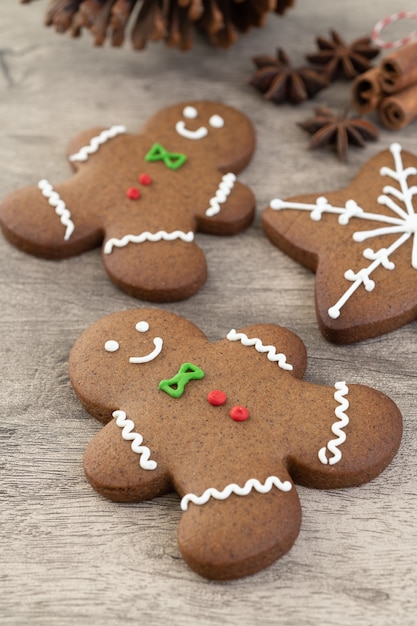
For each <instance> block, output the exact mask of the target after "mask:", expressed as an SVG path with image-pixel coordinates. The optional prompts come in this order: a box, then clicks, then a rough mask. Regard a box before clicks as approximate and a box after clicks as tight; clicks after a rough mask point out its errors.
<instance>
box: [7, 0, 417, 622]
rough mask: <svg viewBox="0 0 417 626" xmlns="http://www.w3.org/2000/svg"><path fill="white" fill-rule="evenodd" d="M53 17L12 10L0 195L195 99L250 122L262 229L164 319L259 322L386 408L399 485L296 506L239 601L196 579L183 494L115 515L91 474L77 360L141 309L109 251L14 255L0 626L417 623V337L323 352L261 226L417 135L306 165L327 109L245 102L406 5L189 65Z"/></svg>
mask: <svg viewBox="0 0 417 626" xmlns="http://www.w3.org/2000/svg"><path fill="white" fill-rule="evenodd" d="M405 4H406V5H407V3H405ZM408 4H409V5H410V3H408ZM46 5H47V3H46V2H44V1H40V2H34V3H32V4H30V5H27V6H22V5H20V4H18V3H17V2H13V1H11V0H9V1H8V2H1V6H0V119H1V121H2V124H1V129H0V162H1V174H0V194H1V195H2V196H3V195H4V194H6V193H7V192H8V191H10V190H12V189H15V188H18V187H20V186H23V185H25V184H31V183H35V182H37V181H38V180H39V178H41V177H44V176H47V177H48V178H49V179H50V180H52V181H59V180H62V179H64V178H66V177H67V176H68V175H69V168H68V166H67V164H66V162H65V158H64V151H65V146H66V143H67V141H68V140H69V138H70V137H71V136H73V135H75V134H76V133H78V132H79V131H80V130H83V129H85V128H89V127H90V126H96V125H103V126H106V125H111V124H114V123H123V124H126V126H127V127H128V128H129V129H131V130H135V129H136V128H138V127H140V126H141V124H142V123H143V122H144V121H145V120H146V119H147V117H148V115H149V114H150V113H151V112H152V111H155V110H157V109H158V108H161V107H163V106H164V105H165V104H166V103H167V102H174V101H177V100H184V99H189V98H190V97H195V96H198V97H199V98H209V99H219V100H223V101H226V102H228V103H230V104H232V105H235V106H237V107H240V108H242V109H243V110H244V111H245V112H246V113H247V114H248V115H249V116H250V117H251V118H252V119H253V120H254V122H255V124H256V127H257V132H258V150H257V154H256V157H255V159H254V160H253V162H252V164H251V165H250V166H249V167H248V168H247V170H245V172H243V174H242V176H241V179H242V180H243V182H245V183H246V184H248V185H249V186H251V187H252V189H253V190H254V191H255V193H256V196H257V200H258V215H257V218H256V221H255V224H254V226H253V227H252V228H251V229H249V230H248V231H247V232H246V233H244V234H242V235H240V236H238V237H234V238H223V239H219V238H215V237H209V236H202V235H201V236H198V241H199V244H200V245H201V247H202V248H203V250H204V252H205V253H206V255H207V259H208V265H209V278H208V282H207V284H206V285H205V287H204V288H203V289H202V290H201V291H200V292H199V293H198V294H197V295H196V296H194V297H193V298H191V299H190V300H188V301H185V302H181V303H177V304H168V305H163V307H164V308H166V309H167V310H170V311H175V312H178V313H180V314H182V315H184V316H185V317H187V318H189V319H190V320H192V321H193V322H195V323H197V324H198V325H199V326H200V327H201V328H202V329H203V330H204V331H205V333H206V334H207V335H208V337H209V338H210V339H211V340H216V339H218V338H220V337H223V336H224V334H225V333H226V332H227V331H228V330H229V329H230V328H231V327H232V326H233V327H239V326H244V325H246V324H249V323H255V322H275V323H279V324H282V325H284V326H288V327H290V328H292V329H293V330H294V331H295V332H296V333H297V334H299V335H300V336H301V337H302V339H303V340H304V341H305V342H306V344H307V347H308V351H309V355H310V359H309V366H308V370H307V375H306V377H307V379H308V380H311V381H314V382H317V383H321V384H333V382H334V380H335V379H337V380H339V379H344V378H346V379H348V380H350V381H352V382H361V383H365V384H368V385H371V386H373V387H376V388H379V389H381V390H383V391H384V392H386V393H387V394H388V395H390V396H391V397H392V398H393V399H394V400H395V401H396V402H397V403H398V405H399V407H400V409H401V411H402V412H403V415H404V438H403V443H402V446H401V449H400V452H399V454H398V455H397V457H396V459H395V460H394V462H393V464H392V465H391V467H390V468H388V469H387V470H386V471H385V472H384V474H383V475H382V476H380V477H379V478H378V479H376V480H375V481H373V482H372V483H371V484H368V485H364V486H363V487H360V488H356V489H350V490H343V491H324V492H318V491H313V490H307V489H303V488H300V490H299V491H300V498H301V502H302V506H303V525H302V529H301V533H300V536H299V538H298V540H297V542H296V544H295V546H294V548H293V549H292V550H291V551H290V553H289V554H288V555H287V556H285V557H284V558H283V559H281V560H280V561H279V562H278V563H276V564H275V565H273V566H272V567H270V568H268V569H267V570H265V571H263V572H261V573H259V574H258V575H256V576H254V577H250V578H247V579H243V580H240V581H236V582H232V583H226V584H217V583H212V582H207V581H206V580H204V579H200V578H199V577H197V576H196V575H195V574H194V573H193V572H191V571H190V570H189V569H188V568H187V566H186V565H185V564H184V563H183V561H182V559H181V558H180V554H179V551H178V548H177V542H176V528H177V524H178V520H179V517H180V511H179V500H178V498H177V497H176V496H175V495H170V496H167V497H164V498H160V499H158V500H156V501H154V502H152V503H148V502H146V503H142V504H138V505H120V504H114V503H112V502H107V501H105V500H104V499H102V498H100V497H99V496H97V495H96V494H95V493H94V492H93V491H92V490H91V488H90V487H89V485H88V484H87V483H86V481H85V479H84V476H83V471H82V454H83V451H84V449H85V447H86V445H87V444H88V442H89V441H90V439H91V437H92V436H93V435H94V433H95V432H97V431H98V429H99V425H98V424H96V423H95V422H94V420H93V419H92V418H91V417H90V416H89V415H87V414H86V412H85V411H84V410H83V409H82V408H81V406H80V404H79V402H78V401H77V399H76V398H75V396H74V394H73V392H72V390H71V387H70V384H69V380H68V375H67V358H68V353H69V350H70V348H71V346H72V344H73V342H74V341H75V339H76V338H77V337H78V335H79V334H80V333H81V332H82V331H83V330H84V329H85V328H86V327H87V326H88V325H89V324H91V323H92V322H93V321H95V320H96V319H98V318H99V317H101V316H103V315H106V314H108V313H111V312H113V311H118V310H122V309H125V308H129V307H133V306H136V305H137V304H138V303H137V302H136V301H133V300H132V299H131V298H129V297H128V296H127V295H125V294H123V293H121V292H120V291H118V290H117V289H116V288H115V287H114V286H113V285H112V284H111V283H110V281H109V280H108V279H107V277H106V275H105V272H104V270H103V268H102V263H101V259H100V253H99V252H98V251H93V252H91V253H89V254H87V255H83V256H81V257H78V258H73V259H69V260H64V261H61V262H57V263H55V262H47V261H43V260H40V259H35V258H33V257H30V256H27V255H25V254H23V253H21V252H19V251H18V250H15V249H14V248H13V247H11V246H10V245H9V244H8V243H7V242H6V241H5V240H4V239H3V238H0V298H1V315H0V328H1V337H2V340H1V341H2V343H1V359H0V380H1V385H0V403H1V415H2V423H1V425H0V441H1V444H2V445H1V458H0V467H1V470H2V472H1V487H0V504H1V506H0V523H1V535H0V554H1V558H0V563H1V565H0V582H1V586H0V588H1V591H0V624H5V625H6V624H7V625H12V624H13V625H15V624H16V625H17V624H19V625H20V624H25V625H30V626H32V625H34V626H35V625H41V626H49V625H51V626H52V625H53V626H58V625H59V626H69V625H71V626H72V625H73V624H75V623H78V624H87V623H88V624H89V625H90V626H95V625H97V626H101V625H102V624H106V626H116V625H117V626H119V625H122V624H123V625H124V626H125V625H127V624H133V623H135V624H136V623H146V624H148V625H149V626H157V625H160V624H164V623H167V622H168V621H169V622H170V623H171V624H173V625H178V626H186V625H188V624H189V625H190V626H191V625H195V624H199V625H201V626H212V625H217V624H219V625H220V624H221V625H222V626H235V625H237V624H239V625H240V626H253V625H254V624H259V625H262V626H268V625H270V624H271V625H272V624H278V623H279V624H285V625H286V626H287V625H288V626H292V625H294V626H295V625H297V626H303V625H310V624H311V625H312V624H318V623H327V624H336V623H337V624H340V625H346V626H347V625H349V626H356V625H357V626H359V625H363V624H378V625H381V626H382V625H385V624H386V625H392V624H401V626H404V625H411V624H414V623H415V619H416V618H415V614H416V611H417V600H416V593H415V589H416V583H417V556H416V554H417V526H416V524H415V523H414V517H415V515H414V511H415V509H416V506H417V490H416V487H415V474H416V469H417V465H416V463H417V462H416V446H417V435H416V429H415V427H414V422H415V419H416V413H417V411H416V406H417V403H416V400H417V391H416V388H415V386H414V381H415V363H416V352H417V349H416V347H415V346H416V342H415V337H414V333H415V323H413V324H410V325H409V326H407V327H405V328H402V329H400V330H398V331H396V332H394V333H392V334H390V335H388V336H386V337H383V338H380V339H375V340H372V341H368V342H364V343H363V344H361V345H354V346H350V347H341V346H333V345H330V344H328V343H326V341H325V340H324V339H323V338H322V337H321V335H320V333H319V331H318V329H317V325H316V321H315V314H314V304H313V290H314V279H313V276H312V275H311V274H310V273H309V272H308V271H307V270H304V269H303V268H300V267H299V266H298V265H297V264H295V263H294V262H293V261H291V260H290V259H288V258H286V257H285V256H284V255H283V254H281V253H280V252H279V251H278V250H277V249H275V248H274V247H273V246H272V245H271V244H270V243H269V242H268V241H267V240H266V239H265V237H264V236H263V234H262V231H261V228H260V217H259V216H260V212H261V209H262V208H263V207H265V206H266V205H267V204H268V202H269V201H270V199H271V198H273V197H274V196H276V195H278V194H279V195H281V196H286V195H291V194H293V193H295V192H298V191H302V190H304V189H305V190H310V189H317V190H324V189H336V188H338V187H340V186H342V185H347V184H348V183H349V181H350V180H351V178H352V177H353V176H354V174H355V173H356V171H357V169H358V168H359V166H360V165H361V164H362V163H364V162H365V161H366V160H367V159H368V158H369V157H370V156H371V155H372V154H374V153H376V152H378V151H379V150H380V149H382V147H385V146H386V145H388V144H389V143H390V142H391V141H392V140H395V141H400V142H401V143H402V145H403V146H404V147H405V148H407V149H410V150H414V151H415V133H416V127H415V125H412V126H410V127H409V128H408V129H405V130H404V131H401V132H398V133H395V134H394V133H391V132H388V131H386V130H384V129H381V138H380V141H379V142H378V143H376V144H368V145H367V147H366V148H365V149H364V150H355V149H352V151H351V152H350V154H349V161H348V163H347V164H344V163H340V162H339V161H338V160H337V159H336V158H335V157H334V156H333V155H332V154H331V152H326V151H323V152H320V153H311V152H309V151H308V150H306V146H307V142H308V137H307V136H306V135H305V134H304V133H303V132H302V131H301V130H300V129H299V128H298V127H297V125H296V122H297V121H300V120H302V119H304V118H305V117H307V116H308V115H309V114H310V112H311V110H312V107H313V103H311V102H308V103H305V104H303V105H301V106H299V107H290V106H287V105H284V106H282V107H275V106H273V105H271V104H268V103H265V102H263V101H262V99H261V98H260V97H259V95H258V94H257V93H255V92H254V91H252V89H251V88H250V87H249V86H248V85H247V80H248V78H249V77H250V75H251V73H252V71H253V66H252V64H251V60H250V59H251V57H252V55H254V54H257V53H263V52H268V53H273V52H274V51H275V48H276V47H277V46H278V45H279V46H282V47H283V48H285V49H286V50H287V51H288V52H289V53H290V54H291V56H292V57H293V58H294V60H295V61H296V62H297V63H300V62H302V61H303V55H304V53H306V52H309V51H312V50H313V49H314V47H315V46H314V38H315V36H316V35H317V34H322V35H326V34H327V33H328V31H329V29H330V28H336V29H338V30H340V31H341V32H342V33H343V34H344V35H345V36H346V38H347V39H348V40H349V39H353V38H355V37H357V36H359V35H362V34H364V33H366V32H368V31H369V30H370V29H371V28H372V26H373V25H374V24H375V22H376V21H377V20H378V19H380V18H381V17H382V16H384V15H388V14H390V13H393V12H394V11H395V10H398V8H399V7H398V3H395V2H393V1H392V0H380V2H378V3H363V2H360V0H349V1H346V2H343V3H340V2H334V0H332V1H330V0H317V1H316V2H311V3H309V2H308V3H307V2H302V0H299V2H298V3H297V6H296V7H295V8H294V9H293V10H292V11H291V12H289V13H288V15H287V16H286V17H285V18H284V19H277V18H275V17H274V16H271V17H270V18H269V19H268V21H267V25H266V27H265V28H264V29H262V30H257V31H253V32H251V33H250V34H248V35H246V36H244V37H241V38H240V39H239V40H238V42H237V44H236V45H235V46H234V47H233V48H231V49H229V50H227V51H219V50H215V49H212V48H210V47H208V46H207V45H206V44H205V42H203V41H201V40H199V39H198V38H197V37H196V42H195V47H194V49H193V51H192V52H190V53H186V54H182V53H180V52H177V51H176V50H171V49H168V48H167V47H165V46H164V45H162V44H151V45H149V47H148V48H147V49H146V50H145V51H144V52H142V53H135V52H134V51H132V50H131V49H130V48H129V46H126V47H124V48H122V49H120V50H113V49H110V48H108V47H105V48H103V49H96V48H93V47H92V45H91V41H90V38H89V36H88V35H85V36H83V37H82V38H81V39H80V40H79V41H73V40H71V39H70V38H69V37H67V36H58V35H56V34H55V33H53V32H52V31H51V30H47V29H45V28H44V27H43V26H42V15H43V12H44V10H45V8H46ZM400 8H401V9H406V8H410V9H411V8H412V7H411V6H410V7H407V6H403V5H402V6H401V7H400ZM349 89H350V85H349V84H347V83H344V82H343V81H342V82H339V83H337V84H336V85H334V86H333V87H332V88H331V89H329V90H327V91H325V92H323V93H322V94H320V95H319V96H318V98H317V100H316V102H317V103H322V104H326V105H333V106H335V107H338V106H344V105H345V103H346V102H347V100H348V98H349ZM139 304H140V303H139Z"/></svg>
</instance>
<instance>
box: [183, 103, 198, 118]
mask: <svg viewBox="0 0 417 626" xmlns="http://www.w3.org/2000/svg"><path fill="white" fill-rule="evenodd" d="M182 114H183V116H184V117H186V118H187V120H195V118H196V117H197V115H198V111H197V109H196V108H195V107H190V106H189V107H185V109H184V110H183V112H182Z"/></svg>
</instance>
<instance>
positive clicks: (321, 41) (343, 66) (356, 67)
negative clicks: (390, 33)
mask: <svg viewBox="0 0 417 626" xmlns="http://www.w3.org/2000/svg"><path fill="white" fill-rule="evenodd" d="M330 35H331V38H330V39H326V38H325V37H317V39H316V43H317V45H318V47H319V52H317V53H315V54H308V55H306V58H307V60H308V61H310V63H315V64H317V65H320V66H324V69H325V73H326V76H327V77H328V79H329V81H333V80H334V79H335V78H337V77H338V76H344V77H345V78H349V79H352V78H355V76H358V74H362V73H363V72H366V70H368V69H369V68H370V67H371V63H370V62H369V61H370V60H371V59H373V58H375V57H376V56H377V55H378V54H379V51H380V50H379V48H377V47H376V46H373V45H372V40H371V39H370V37H360V38H358V39H355V40H354V41H352V42H351V43H349V44H348V43H346V42H345V40H344V39H343V38H342V37H341V35H340V34H339V33H337V32H336V31H334V30H332V31H330Z"/></svg>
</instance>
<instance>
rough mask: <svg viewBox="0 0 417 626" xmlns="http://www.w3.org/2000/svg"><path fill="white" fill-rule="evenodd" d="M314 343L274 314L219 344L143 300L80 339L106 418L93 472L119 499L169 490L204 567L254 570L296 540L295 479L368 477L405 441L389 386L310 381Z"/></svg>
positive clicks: (92, 447)
mask: <svg viewBox="0 0 417 626" xmlns="http://www.w3.org/2000/svg"><path fill="white" fill-rule="evenodd" d="M305 367H306V350H305V346H304V344H303V343H302V341H301V340H300V339H299V338H298V337H297V336H296V335H294V334H293V333H292V332H291V331H289V330H287V329H285V328H281V327H279V326H276V325H272V324H260V325H253V326H249V327H246V328H243V329H241V330H236V329H232V330H230V331H229V332H228V333H227V335H226V337H225V338H224V339H222V340H221V341H219V342H217V343H210V342H209V341H208V340H207V338H206V336H205V335H204V334H203V332H202V331H201V330H200V329H199V328H197V327H196V326H194V325H193V324H192V323H190V322H188V321H187V320H185V319H184V318H182V317H179V316H177V315H175V314H173V313H169V312H167V311H158V310H155V309H135V310H128V311H123V312H120V313H114V314H112V315H109V316H107V317H105V318H103V319H101V320H99V321H98V322H96V323H95V324H93V325H92V326H91V327H90V328H89V329H87V330H86V331H85V332H84V333H83V334H82V335H81V337H80V338H79V339H78V340H77V341H76V343H75V345H74V347H73V349H72V351H71V355H70V359H69V373H70V379H71V383H72V385H73V387H74V390H75V392H76V394H77V396H78V397H79V399H80V400H81V402H82V403H83V405H84V406H85V408H86V409H87V411H89V412H90V413H91V414H92V415H94V416H95V417H96V418H97V419H98V420H100V421H102V422H104V423H106V425H105V426H104V428H102V429H101V431H99V432H98V434H97V435H96V436H95V437H94V438H93V439H92V441H91V442H90V444H89V446H88V448H87V450H86V452H85V456H84V468H85V473H86V476H87V479H88V481H89V482H90V483H91V485H92V486H93V487H94V488H95V489H96V490H97V491H98V492H99V493H100V494H102V495H103V496H106V497H107V498H111V499H112V500H115V501H120V502H135V501H141V500H145V499H152V498H154V497H156V496H159V495H161V494H164V493H166V492H168V491H170V490H175V491H176V492H177V493H178V494H179V496H180V498H181V503H180V507H181V510H182V516H181V521H180V524H179V529H178V541H179V547H180V550H181V553H182V555H183V557H184V559H185V561H186V562H187V563H188V564H189V565H190V567H191V568H193V569H194V570H195V571H196V572H198V573H199V574H201V575H203V576H206V577H208V578H213V579H223V580H225V579H231V578H238V577H241V576H245V575H248V574H252V573H254V572H256V571H258V570H260V569H262V568H264V567H266V566H267V565H269V564H271V563H273V562H274V561H275V560H276V559H278V558H279V557H280V556H282V555H283V554H284V553H285V552H287V550H289V549H290V548H291V546H292V544H293V543H294V541H295V539H296V537H297V535H298V532H299V528H300V523H301V509H300V503H299V499H298V495H297V490H296V488H295V483H298V484H300V485H306V486H308V487H316V488H339V487H348V486H353V485H359V484H361V483H363V482H366V481H369V480H371V479H372V478H374V477H375V476H377V475H378V474H379V473H380V472H381V471H382V470H383V469H384V468H385V467H386V466H387V465H388V463H389V462H390V461H391V459H392V458H393V456H394V455H395V453H396V451H397V448H398V446H399V443H400V439H401V433H402V420H401V415H400V413H399V411H398V409H397V407H396V405H395V404H394V403H393V402H392V401H391V400H390V399H389V398H388V397H387V396H385V395H384V394H382V393H380V392H379V391H376V390H374V389H371V388H369V387H365V386H363V385H358V384H351V383H349V382H345V381H337V382H336V383H335V384H334V385H333V386H329V387H326V386H320V385H315V384H312V383H308V382H304V381H302V377H303V373H304V370H305Z"/></svg>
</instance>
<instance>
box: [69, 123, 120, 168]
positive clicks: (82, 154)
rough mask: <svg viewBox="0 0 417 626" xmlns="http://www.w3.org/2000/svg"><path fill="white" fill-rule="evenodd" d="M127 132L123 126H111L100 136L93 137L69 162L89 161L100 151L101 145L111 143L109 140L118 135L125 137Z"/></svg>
mask: <svg viewBox="0 0 417 626" xmlns="http://www.w3.org/2000/svg"><path fill="white" fill-rule="evenodd" d="M125 132H126V126H121V125H118V126H111V127H110V128H107V129H106V130H103V131H101V133H100V134H99V135H96V136H95V137H92V138H91V139H90V143H89V144H88V145H86V146H83V147H82V148H80V150H79V151H78V152H76V153H75V154H72V155H71V156H70V157H69V160H70V161H71V162H74V161H87V159H88V157H89V156H90V154H94V153H95V152H97V150H98V149H99V147H100V146H101V145H103V144H104V143H106V142H107V141H109V139H113V137H116V136H117V135H123V134H124V133H125Z"/></svg>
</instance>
